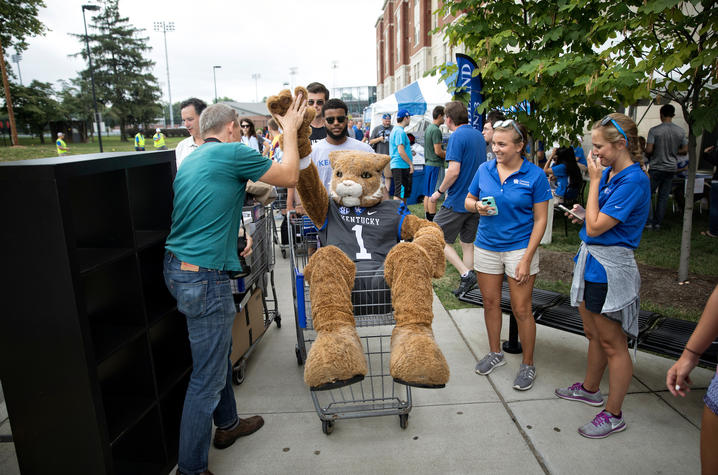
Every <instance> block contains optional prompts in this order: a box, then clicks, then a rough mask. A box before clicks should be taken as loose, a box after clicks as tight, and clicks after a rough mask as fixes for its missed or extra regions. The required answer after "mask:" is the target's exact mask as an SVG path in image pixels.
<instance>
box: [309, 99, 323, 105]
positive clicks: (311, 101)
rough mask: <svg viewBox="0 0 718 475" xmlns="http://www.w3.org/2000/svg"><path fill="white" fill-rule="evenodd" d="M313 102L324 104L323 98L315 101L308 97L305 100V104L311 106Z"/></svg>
mask: <svg viewBox="0 0 718 475" xmlns="http://www.w3.org/2000/svg"><path fill="white" fill-rule="evenodd" d="M315 103H316V104H317V105H318V106H323V105H324V100H322V99H318V100H317V101H315V100H314V99H309V100H308V101H307V104H309V105H310V106H313V105H314V104H315Z"/></svg>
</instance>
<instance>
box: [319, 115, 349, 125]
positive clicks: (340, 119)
mask: <svg viewBox="0 0 718 475" xmlns="http://www.w3.org/2000/svg"><path fill="white" fill-rule="evenodd" d="M335 119H336V121H337V122H339V123H340V124H343V123H344V121H345V120H347V116H345V115H340V116H339V117H325V118H324V120H326V121H327V124H329V125H332V124H333V123H334V120H335Z"/></svg>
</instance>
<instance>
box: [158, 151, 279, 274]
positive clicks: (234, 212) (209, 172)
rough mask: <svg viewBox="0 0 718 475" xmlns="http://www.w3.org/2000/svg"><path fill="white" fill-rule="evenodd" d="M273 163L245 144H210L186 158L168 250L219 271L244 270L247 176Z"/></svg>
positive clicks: (177, 183) (179, 176)
mask: <svg viewBox="0 0 718 475" xmlns="http://www.w3.org/2000/svg"><path fill="white" fill-rule="evenodd" d="M271 166H272V161H271V160H269V159H268V158H265V157H263V156H261V155H260V154H259V152H257V151H256V150H254V149H252V148H249V147H247V146H246V145H243V144H241V143H218V142H209V143H205V144H203V145H201V146H200V147H199V148H198V149H197V150H195V151H194V152H192V153H191V154H190V155H188V156H187V158H185V159H184V160H183V161H182V166H181V167H180V168H179V170H177V177H176V178H175V181H174V185H173V187H174V195H175V197H174V210H173V211H172V229H171V231H170V235H169V236H168V237H167V243H166V245H165V248H166V249H167V250H168V251H171V252H172V253H173V254H174V255H175V256H177V257H178V258H179V259H180V260H182V261H184V262H187V263H189V264H194V265H197V266H200V267H206V268H208V269H217V270H232V271H239V270H242V266H241V265H240V263H239V258H238V256H237V236H238V233H239V224H240V219H241V217H242V205H243V204H244V196H245V193H244V190H245V187H246V185H247V180H252V181H257V180H259V178H260V177H261V176H262V175H264V174H265V173H266V172H267V170H269V167H271Z"/></svg>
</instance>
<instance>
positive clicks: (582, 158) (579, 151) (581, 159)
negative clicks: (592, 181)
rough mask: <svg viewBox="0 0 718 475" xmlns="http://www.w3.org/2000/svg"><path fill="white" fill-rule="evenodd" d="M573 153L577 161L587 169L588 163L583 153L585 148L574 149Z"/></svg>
mask: <svg viewBox="0 0 718 475" xmlns="http://www.w3.org/2000/svg"><path fill="white" fill-rule="evenodd" d="M573 152H574V154H575V155H576V161H577V162H578V163H581V164H583V165H584V166H586V167H587V166H588V162H587V161H586V154H585V153H584V151H583V147H581V146H578V147H573Z"/></svg>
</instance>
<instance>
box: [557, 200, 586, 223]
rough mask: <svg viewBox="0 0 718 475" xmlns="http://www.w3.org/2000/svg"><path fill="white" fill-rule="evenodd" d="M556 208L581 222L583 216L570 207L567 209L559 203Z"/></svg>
mask: <svg viewBox="0 0 718 475" xmlns="http://www.w3.org/2000/svg"><path fill="white" fill-rule="evenodd" d="M558 209H560V210H561V211H563V212H564V213H568V214H570V215H571V216H573V217H574V218H575V219H576V220H578V221H581V222H583V218H584V216H581V215H580V214H578V213H577V212H576V211H574V210H572V209H568V208H567V207H565V206H564V205H562V204H559V205H558Z"/></svg>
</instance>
